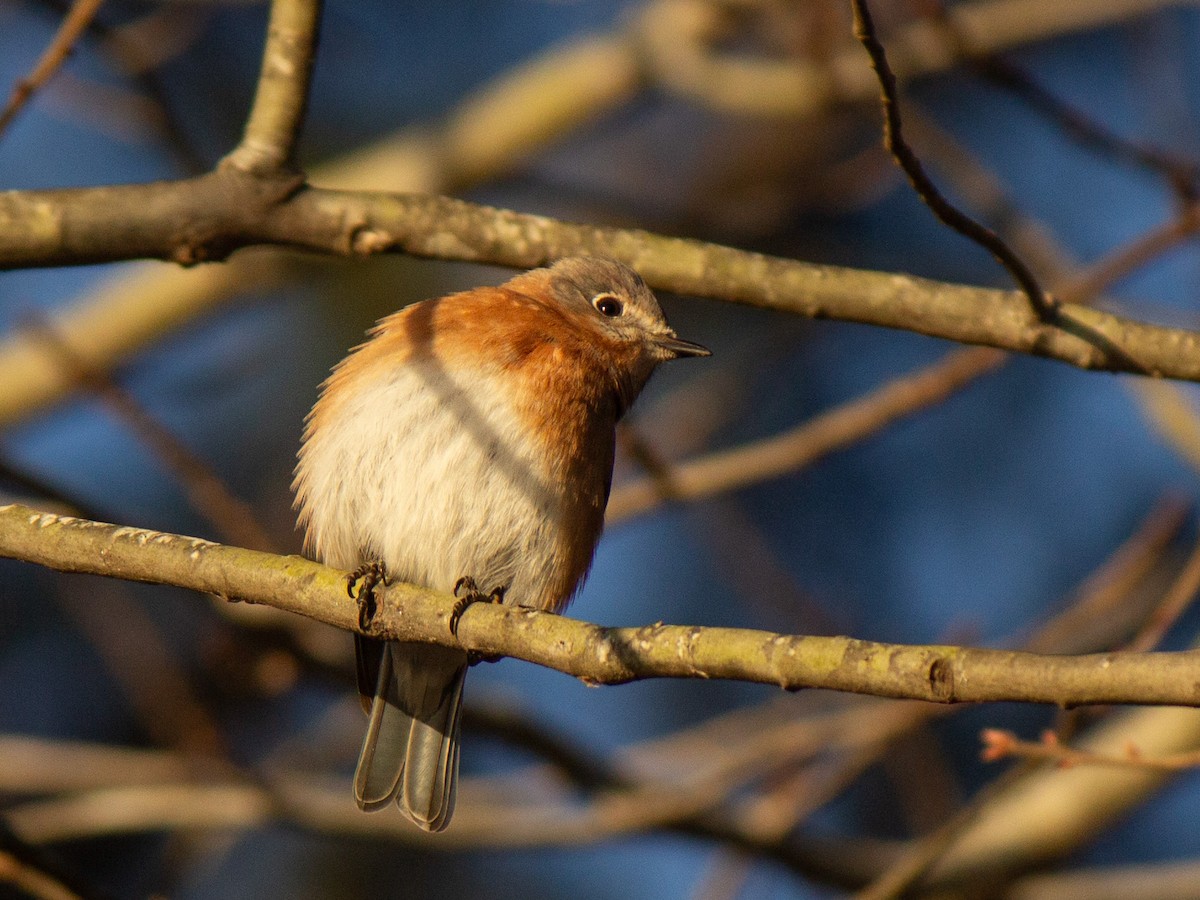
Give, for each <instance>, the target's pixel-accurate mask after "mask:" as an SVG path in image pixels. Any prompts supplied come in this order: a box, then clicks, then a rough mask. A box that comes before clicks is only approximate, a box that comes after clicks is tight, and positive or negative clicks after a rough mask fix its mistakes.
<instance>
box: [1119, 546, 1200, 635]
mask: <svg viewBox="0 0 1200 900" xmlns="http://www.w3.org/2000/svg"><path fill="white" fill-rule="evenodd" d="M1198 593H1200V541H1197V542H1196V543H1195V544H1194V545H1193V547H1192V552H1191V553H1189V554H1188V557H1187V560H1186V561H1185V562H1184V564H1183V568H1182V569H1181V570H1180V571H1179V574H1178V575H1176V576H1175V578H1174V580H1173V581H1172V582H1171V586H1170V587H1169V588H1167V591H1166V593H1165V594H1164V595H1163V599H1162V602H1161V603H1160V604H1159V605H1158V606H1157V607H1156V608H1155V610H1154V613H1153V614H1152V615H1151V617H1150V619H1149V621H1147V622H1146V624H1145V625H1144V626H1143V627H1142V629H1141V631H1139V632H1138V633H1137V635H1135V636H1134V638H1133V640H1131V641H1130V642H1129V644H1128V646H1127V647H1126V649H1127V650H1134V651H1138V650H1151V649H1153V648H1154V647H1157V646H1158V645H1159V643H1161V641H1162V639H1163V637H1164V636H1165V635H1166V633H1167V632H1168V631H1169V630H1170V628H1171V626H1172V625H1174V624H1175V622H1176V621H1178V620H1179V617H1180V616H1182V615H1183V614H1184V612H1186V611H1187V608H1188V607H1189V606H1191V605H1192V603H1193V601H1195V599H1196V595H1197V594H1198Z"/></svg>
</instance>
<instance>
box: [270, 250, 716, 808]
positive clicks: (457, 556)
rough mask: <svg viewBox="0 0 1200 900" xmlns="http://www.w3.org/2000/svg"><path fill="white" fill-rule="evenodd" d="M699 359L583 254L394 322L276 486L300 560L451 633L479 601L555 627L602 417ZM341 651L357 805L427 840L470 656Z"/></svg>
mask: <svg viewBox="0 0 1200 900" xmlns="http://www.w3.org/2000/svg"><path fill="white" fill-rule="evenodd" d="M708 353H709V352H708V350H706V349H705V348H703V347H701V346H700V345H698V344H693V343H691V342H689V341H684V340H680V339H679V338H678V337H676V336H675V332H674V331H672V330H671V328H670V327H669V326H668V325H667V322H666V320H665V319H664V318H663V314H662V310H661V309H660V308H659V305H658V302H657V301H656V300H655V298H654V295H653V293H651V291H650V289H649V288H648V287H647V286H646V283H645V282H644V281H642V279H641V277H639V276H638V274H637V273H636V272H634V271H633V270H632V269H630V268H628V267H626V266H624V265H622V264H620V263H617V262H614V261H612V260H608V259H599V258H595V257H586V256H580V257H572V258H569V259H564V260H562V261H560V262H558V263H556V264H555V265H553V266H551V267H550V268H545V269H533V270H532V271H529V272H526V273H525V274H523V275H519V276H517V277H516V278H513V279H512V280H511V281H509V282H507V283H506V284H503V285H501V286H500V287H480V288H475V289H474V290H471V291H466V292H464V293H459V294H451V295H449V296H446V297H442V298H441V299H438V300H427V301H424V302H422V303H416V304H413V305H411V306H408V307H406V308H405V309H403V310H400V311H399V312H396V313H393V314H392V315H390V316H388V317H386V318H384V319H383V320H381V321H380V323H379V324H378V325H377V326H376V327H375V329H374V330H373V331H372V332H371V334H370V339H369V340H368V341H367V342H366V343H364V344H362V345H360V346H359V347H357V348H356V349H355V350H354V351H352V352H351V354H350V355H349V356H348V357H347V358H346V359H345V360H343V361H342V362H341V363H339V364H338V365H337V366H336V367H335V368H334V370H333V373H332V374H331V375H330V376H329V378H328V379H327V380H326V381H325V383H324V385H323V386H322V388H321V395H320V398H319V399H318V400H317V403H316V405H315V406H314V407H313V409H312V412H311V413H310V414H309V416H308V419H307V425H306V428H305V432H304V440H303V445H302V447H301V449H300V454H299V463H298V464H297V466H296V477H295V482H294V485H293V487H294V489H295V491H296V504H297V506H298V508H299V511H300V513H299V521H300V524H301V525H302V526H303V527H304V528H305V531H306V536H305V542H306V543H305V546H306V548H307V549H308V550H309V551H310V552H312V553H315V554H316V556H317V557H318V558H319V559H321V560H322V561H323V562H325V563H327V564H328V565H331V566H335V567H337V568H341V569H347V570H355V569H356V570H357V571H356V573H355V574H354V575H352V576H351V586H352V587H353V584H354V581H355V580H356V578H358V577H361V576H363V575H364V574H367V575H368V581H370V579H371V578H378V577H385V578H389V579H391V578H395V579H399V580H401V581H407V582H412V583H414V584H420V585H424V586H426V587H429V588H432V589H434V590H439V591H447V592H449V591H452V590H453V591H454V593H455V594H456V595H459V596H461V597H462V598H463V599H462V600H461V601H460V606H459V607H457V608H456V616H455V617H454V618H453V619H452V622H451V628H452V630H453V629H454V627H455V625H456V619H457V613H459V612H461V610H462V608H463V604H464V603H465V602H469V601H471V600H474V599H478V598H479V597H480V596H482V593H483V592H487V593H490V595H491V599H493V600H497V601H501V600H502V601H503V602H506V603H513V604H517V605H520V606H525V607H532V608H534V609H541V610H549V611H552V612H559V611H561V610H562V609H563V608H564V607H565V606H566V605H567V603H568V602H569V601H570V599H571V597H572V596H573V595H574V594H575V592H576V590H577V589H578V587H579V585H580V583H581V581H582V580H583V577H584V575H585V574H586V573H587V570H588V567H589V566H590V565H591V561H592V556H593V553H594V551H595V548H596V542H597V540H598V539H599V537H600V531H601V528H602V526H603V523H604V507H605V504H606V503H607V502H608V493H609V487H610V486H611V483H612V469H613V451H614V444H615V433H614V429H615V426H616V424H617V420H618V419H620V418H621V415H622V414H623V413H624V412H625V410H627V409H628V408H629V406H630V404H631V403H633V401H634V399H635V398H636V397H637V395H638V393H639V392H640V391H641V390H642V387H643V386H644V385H645V384H646V381H647V380H648V379H649V377H650V375H651V373H652V372H653V371H654V369H655V367H657V366H658V365H659V364H660V363H662V362H665V361H667V360H671V359H677V358H679V357H682V356H707V355H708ZM362 589H365V590H368V591H369V589H370V584H366V585H364V586H363V588H362ZM362 589H360V593H359V596H360V602H361V598H362V596H363V594H362ZM356 651H357V660H358V689H359V694H360V695H361V698H362V700H363V705H364V708H366V709H367V711H368V713H369V717H370V720H369V725H368V727H367V734H366V737H365V739H364V740H363V747H362V753H361V755H360V756H359V760H358V768H357V771H356V772H355V776H354V795H355V798H356V799H357V801H358V805H359V806H360V807H361V808H362V809H364V810H373V809H379V808H381V807H383V806H386V805H387V804H388V802H389V801H391V800H392V799H393V798H394V799H395V800H396V802H397V804H398V805H399V806H400V808H401V810H403V812H404V813H405V814H406V815H407V816H408V817H409V818H410V819H412V820H413V822H415V823H416V824H417V825H419V826H420V827H421V828H424V829H426V830H428V831H441V830H442V829H444V828H445V827H446V825H447V823H448V822H449V821H450V816H451V814H452V813H453V811H454V798H455V781H456V780H457V777H458V759H459V719H460V712H461V707H462V691H463V680H464V676H465V675H466V671H467V665H468V662H469V660H468V656H467V653H466V652H465V651H463V650H458V649H453V648H450V647H443V646H438V645H435V644H423V643H410V642H399V641H393V642H385V641H379V640H375V639H372V638H367V637H363V636H361V635H359V636H356Z"/></svg>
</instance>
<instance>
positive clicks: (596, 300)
mask: <svg viewBox="0 0 1200 900" xmlns="http://www.w3.org/2000/svg"><path fill="white" fill-rule="evenodd" d="M592 306H594V307H596V312H598V313H600V315H602V316H604V317H605V318H607V319H615V318H616V317H617V316H619V315H620V314H621V313H623V312H625V305H624V304H623V303H622V302H621V301H620V300H618V299H617V298H616V297H614V296H613V295H612V294H597V295H596V296H595V297H593V298H592Z"/></svg>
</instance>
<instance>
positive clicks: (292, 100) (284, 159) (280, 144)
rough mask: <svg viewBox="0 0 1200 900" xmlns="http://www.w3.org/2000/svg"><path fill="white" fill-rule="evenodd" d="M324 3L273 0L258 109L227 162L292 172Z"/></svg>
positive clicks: (232, 165) (240, 166)
mask: <svg viewBox="0 0 1200 900" xmlns="http://www.w3.org/2000/svg"><path fill="white" fill-rule="evenodd" d="M320 21H321V0H274V2H273V3H272V4H271V19H270V22H269V23H268V24H267V44H266V48H265V49H264V50H263V61H262V71H261V72H260V73H259V78H258V90H257V92H256V93H255V95H254V106H253V107H252V108H251V110H250V117H249V118H248V119H247V120H246V131H245V134H244V135H243V136H242V142H241V143H240V144H239V145H238V146H237V148H236V149H235V150H234V151H233V152H232V153H230V154H229V155H228V156H226V157H225V159H224V160H223V161H222V163H221V165H222V166H223V167H230V168H234V169H238V170H240V171H243V172H259V173H270V172H275V171H279V170H284V169H290V168H291V167H292V165H293V162H294V160H293V156H294V153H295V149H296V140H297V138H298V137H299V136H300V129H301V127H302V126H303V124H304V110H305V108H306V107H307V105H308V86H309V79H310V77H311V75H312V67H313V62H314V61H315V59H316V51H317V27H318V25H319V24H320Z"/></svg>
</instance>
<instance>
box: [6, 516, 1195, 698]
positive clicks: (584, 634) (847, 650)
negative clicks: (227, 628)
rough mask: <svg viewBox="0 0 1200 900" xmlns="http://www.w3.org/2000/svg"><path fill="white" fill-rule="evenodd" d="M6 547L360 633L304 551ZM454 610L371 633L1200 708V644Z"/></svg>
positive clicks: (80, 542) (380, 621) (813, 678)
mask: <svg viewBox="0 0 1200 900" xmlns="http://www.w3.org/2000/svg"><path fill="white" fill-rule="evenodd" d="M0 555H2V556H7V557H12V558H15V559H23V560H28V561H30V562H36V563H40V564H41V565H46V566H51V567H53V568H56V569H61V570H63V571H67V572H87V573H91V574H96V575H108V576H112V577H115V578H125V579H129V580H133V581H146V582H154V583H159V584H174V585H178V586H180V587H186V588H192V589H194V590H199V591H207V592H210V593H214V594H218V595H221V596H224V597H228V598H237V599H241V600H246V601H250V602H255V603H263V604H266V605H269V606H273V607H276V608H279V609H284V610H288V611H290V612H296V613H300V614H301V615H305V616H309V617H310V618H313V619H317V620H319V621H322V622H326V623H327V624H330V625H333V626H335V627H338V628H343V629H346V630H355V629H356V628H357V619H358V611H357V606H356V604H355V603H354V602H353V601H352V600H350V598H349V597H347V595H346V581H345V575H344V573H341V572H338V571H336V570H334V569H330V568H327V567H325V566H322V565H319V564H318V563H314V562H310V561H308V560H305V559H301V558H300V557H296V556H274V555H272V554H269V553H259V552H255V551H252V550H242V549H238V548H234V547H223V546H221V545H219V544H213V543H210V542H208V541H204V540H200V539H199V538H189V537H181V536H179V535H172V534H162V533H159V532H155V531H144V530H142V529H138V528H127V527H120V526H116V525H105V524H102V523H98V522H91V521H87V520H84V519H73V518H69V517H65V516H57V515H53V514H51V513H42V512H38V511H37V510H32V509H29V508H27V507H23V506H15V505H14V506H6V507H2V508H0ZM453 605H454V598H453V597H451V596H450V595H448V594H440V593H436V592H433V591H428V590H425V589H422V588H418V587H414V586H412V585H405V584H397V585H393V586H392V587H389V588H388V589H387V591H386V593H385V594H384V595H383V598H382V600H381V602H380V603H379V611H378V614H377V615H376V617H375V619H374V621H373V622H372V623H371V629H370V632H369V633H370V634H372V635H374V636H376V637H383V638H389V639H401V640H416V641H427V642H431V643H438V644H445V645H447V646H457V645H458V644H459V643H460V641H461V645H462V646H465V647H466V648H468V649H471V650H477V651H479V652H481V653H484V654H487V655H500V656H512V657H516V658H518V659H524V660H527V661H528V662H533V663H537V664H539V665H543V666H546V667H548V668H551V669H557V670H558V671H560V672H564V673H566V674H568V675H573V676H575V677H577V678H580V679H583V680H584V681H587V682H589V683H593V684H621V683H624V682H628V681H634V680H638V679H644V678H668V677H671V678H727V679H734V680H739V681H751V682H759V683H763V684H776V685H779V686H780V687H783V688H786V689H789V690H795V689H799V688H806V687H809V688H828V689H832V690H841V691H853V692H855V693H863V694H874V695H877V696H882V697H904V698H910V699H916V700H930V701H935V702H940V703H958V702H965V701H984V700H1017V701H1028V702H1037V703H1057V704H1062V705H1077V704H1083V703H1145V704H1171V705H1180V706H1191V705H1200V651H1188V652H1180V653H1107V654H1093V655H1089V656H1062V657H1060V656H1048V655H1038V654H1032V653H1019V652H1012V651H1006V650H988V649H969V648H959V647H942V646H925V647H922V646H904V645H899V644H881V643H874V642H871V641H859V640H853V639H851V638H845V637H804V636H797V635H779V634H772V633H770V632H765V631H751V630H749V629H738V628H700V627H689V626H681V625H649V626H645V627H643V628H604V627H601V626H598V625H592V624H589V623H586V622H579V621H576V620H573V619H567V618H563V617H561V616H554V615H550V614H548V613H540V612H534V611H531V610H519V609H514V608H513V607H509V606H500V605H491V604H476V605H475V606H473V607H471V608H469V609H468V610H467V612H466V613H465V615H464V616H463V620H462V623H461V625H460V627H459V629H458V635H459V639H460V640H456V639H455V637H454V636H453V635H451V633H450V631H449V628H448V626H447V622H448V620H449V616H450V611H451V609H452V607H453Z"/></svg>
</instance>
